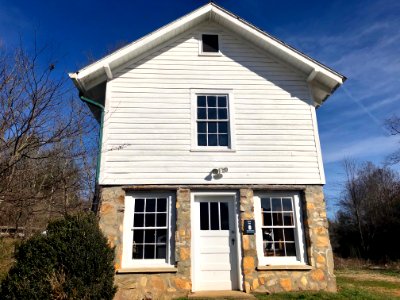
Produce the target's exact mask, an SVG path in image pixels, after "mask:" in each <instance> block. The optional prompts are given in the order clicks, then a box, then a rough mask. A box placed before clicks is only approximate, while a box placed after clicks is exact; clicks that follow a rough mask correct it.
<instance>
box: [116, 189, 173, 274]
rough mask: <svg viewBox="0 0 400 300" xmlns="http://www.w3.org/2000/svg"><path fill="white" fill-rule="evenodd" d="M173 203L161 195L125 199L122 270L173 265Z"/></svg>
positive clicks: (170, 196)
mask: <svg viewBox="0 0 400 300" xmlns="http://www.w3.org/2000/svg"><path fill="white" fill-rule="evenodd" d="M173 201H174V198H173V196H172V195H171V194H164V193H138V194H131V195H127V196H126V199H125V212H124V233H123V261H122V267H123V268H130V267H136V266H138V267H142V266H149V267H150V266H154V265H156V266H162V265H171V264H174V261H173V253H174V251H173V247H174V228H173V226H172V223H173V222H172V220H173V217H174V210H173V207H174V205H173V203H172V202H173Z"/></svg>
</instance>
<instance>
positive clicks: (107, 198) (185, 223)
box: [99, 187, 192, 300]
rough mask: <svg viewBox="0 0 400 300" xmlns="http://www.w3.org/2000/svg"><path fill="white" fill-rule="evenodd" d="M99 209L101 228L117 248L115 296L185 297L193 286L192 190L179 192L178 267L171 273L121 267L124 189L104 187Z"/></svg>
mask: <svg viewBox="0 0 400 300" xmlns="http://www.w3.org/2000/svg"><path fill="white" fill-rule="evenodd" d="M101 200H102V201H101V206H100V211H99V217H100V221H99V222H100V228H101V229H102V231H103V233H104V234H105V236H106V237H107V238H108V242H109V244H110V245H111V246H113V247H115V269H116V271H117V273H116V275H115V284H116V285H117V287H118V291H117V294H116V296H115V298H114V299H116V300H125V299H146V300H147V299H171V298H178V297H185V296H187V295H188V294H189V292H190V291H191V289H192V283H191V279H190V259H191V257H190V239H191V237H190V233H191V228H190V190H189V189H178V190H177V191H176V231H175V262H176V264H175V267H176V270H175V271H174V272H171V273H149V272H148V273H140V274H139V273H133V272H129V271H128V272H126V273H122V272H125V271H124V270H122V269H121V259H122V232H123V218H124V201H125V190H123V189H122V188H121V187H104V188H102V192H101Z"/></svg>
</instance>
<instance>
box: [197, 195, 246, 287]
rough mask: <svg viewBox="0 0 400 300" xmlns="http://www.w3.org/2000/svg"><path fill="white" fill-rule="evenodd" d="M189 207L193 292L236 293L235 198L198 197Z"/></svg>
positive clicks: (218, 196)
mask: <svg viewBox="0 0 400 300" xmlns="http://www.w3.org/2000/svg"><path fill="white" fill-rule="evenodd" d="M193 204H194V207H193V208H194V211H193V213H194V216H193V217H194V218H193V221H192V222H193V223H194V224H193V228H194V229H195V230H194V233H195V235H194V236H193V237H192V239H193V246H194V247H195V249H194V256H193V258H192V263H193V268H194V269H193V271H194V272H193V277H194V278H193V281H194V282H193V291H205V290H237V289H239V282H238V279H239V270H238V262H237V259H238V258H237V231H236V222H235V217H236V212H235V197H234V196H220V195H198V196H195V198H194V203H193Z"/></svg>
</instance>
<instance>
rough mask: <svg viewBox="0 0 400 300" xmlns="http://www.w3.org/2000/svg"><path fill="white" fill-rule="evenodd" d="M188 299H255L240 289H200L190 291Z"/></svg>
mask: <svg viewBox="0 0 400 300" xmlns="http://www.w3.org/2000/svg"><path fill="white" fill-rule="evenodd" d="M188 298H189V299H256V297H254V296H253V295H251V294H246V293H244V292H241V291H201V292H195V293H191V294H189V296H188Z"/></svg>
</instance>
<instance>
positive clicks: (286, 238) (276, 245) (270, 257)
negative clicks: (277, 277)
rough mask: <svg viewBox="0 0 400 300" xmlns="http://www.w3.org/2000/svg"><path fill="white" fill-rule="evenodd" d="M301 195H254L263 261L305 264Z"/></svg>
mask: <svg viewBox="0 0 400 300" xmlns="http://www.w3.org/2000/svg"><path fill="white" fill-rule="evenodd" d="M299 198H300V197H299V194H298V193H274V194H260V195H255V196H254V213H255V219H256V227H257V229H256V239H257V252H258V259H259V263H260V265H271V264H285V265H286V264H296V263H302V264H305V249H304V234H303V228H302V223H301V210H300V203H299V202H300V200H299Z"/></svg>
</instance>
